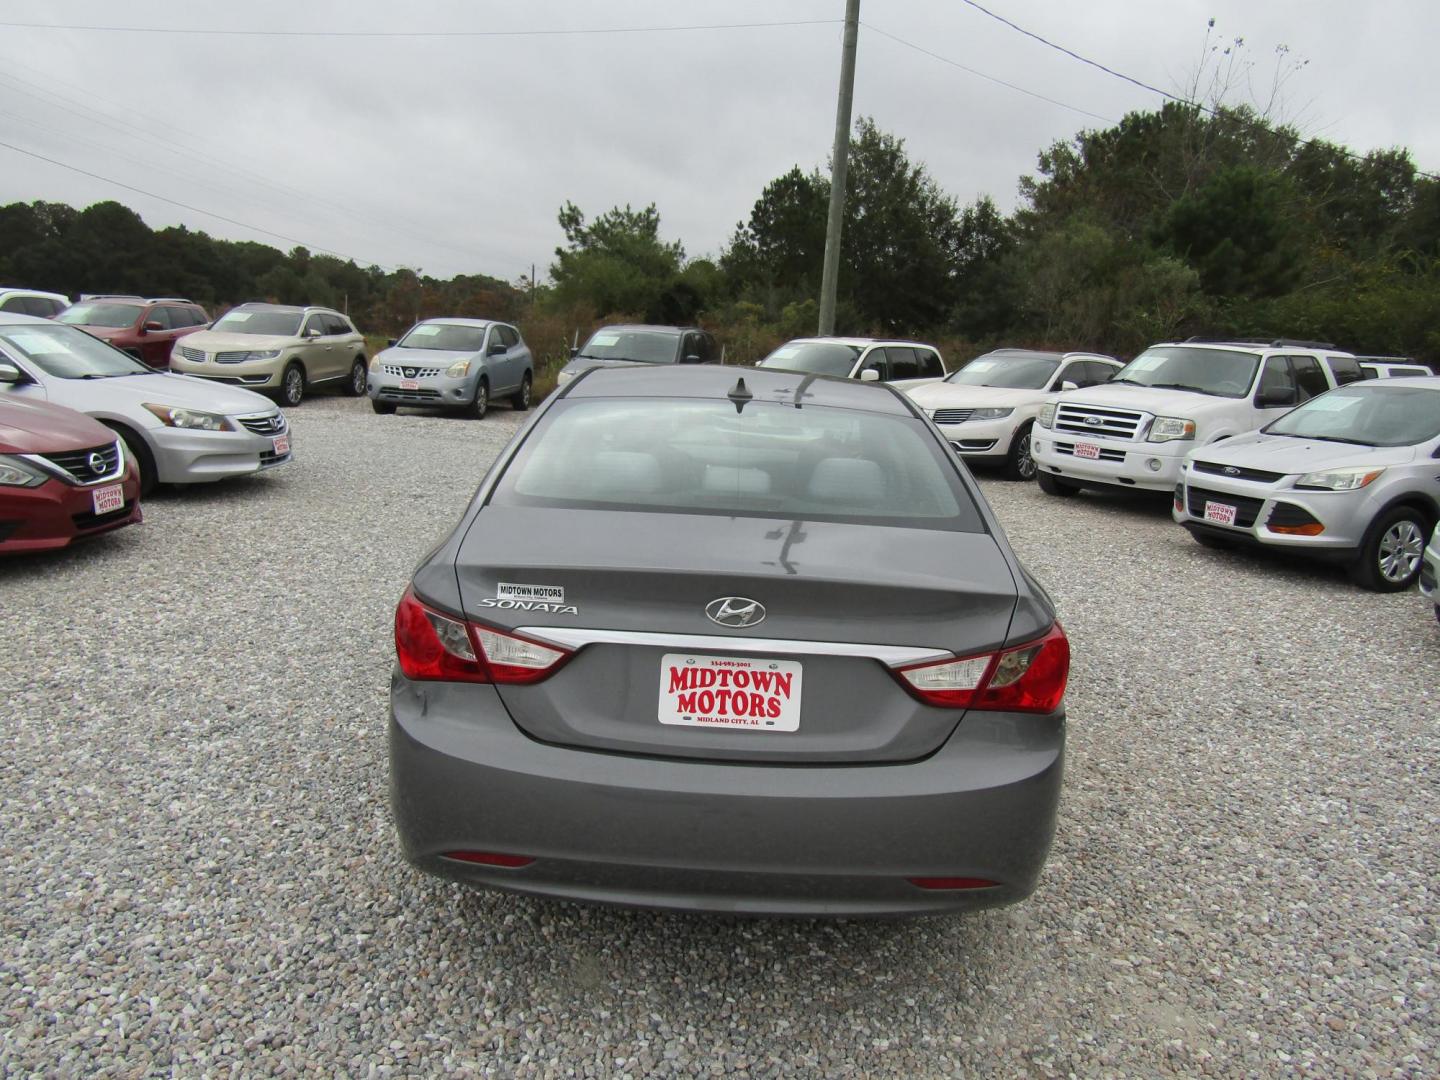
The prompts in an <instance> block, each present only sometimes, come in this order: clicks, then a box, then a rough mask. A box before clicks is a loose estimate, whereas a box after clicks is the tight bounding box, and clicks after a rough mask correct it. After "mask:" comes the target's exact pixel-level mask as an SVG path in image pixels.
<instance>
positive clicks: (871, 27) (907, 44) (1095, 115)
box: [860, 22, 1115, 124]
mask: <svg viewBox="0 0 1440 1080" xmlns="http://www.w3.org/2000/svg"><path fill="white" fill-rule="evenodd" d="M860 25H861V26H863V27H865V29H866V30H869V31H870V32H871V33H874V34H879V35H880V36H881V37H883V38H889V39H890V40H891V41H893V42H896V43H897V44H900V45H904V46H905V47H906V48H907V49H914V50H915V51H916V52H918V53H924V54H925V55H926V56H928V57H930V58H931V59H932V60H939V61H940V63H942V64H949V65H950V66H951V67H954V68H959V69H960V70H961V71H965V72H969V73H970V74H971V75H975V76H978V77H979V78H982V79H985V80H986V81H988V82H992V83H996V84H998V85H1000V86H1004V87H1008V88H1009V89H1011V90H1015V91H1017V92H1019V93H1021V94H1025V95H1027V96H1029V97H1033V98H1037V99H1039V100H1040V101H1047V102H1049V103H1050V104H1051V105H1058V106H1060V108H1062V109H1069V110H1070V111H1071V112H1077V113H1079V114H1080V115H1081V116H1088V117H1091V118H1092V119H1095V120H1099V121H1101V122H1103V123H1106V124H1113V123H1114V122H1115V121H1113V120H1111V119H1109V118H1108V117H1105V116H1101V115H1100V114H1099V113H1093V112H1090V111H1089V110H1088V109H1082V108H1080V107H1079V106H1077V105H1070V104H1068V103H1066V102H1064V101H1059V100H1057V99H1055V98H1052V97H1046V96H1045V95H1044V94H1040V93H1036V92H1035V91H1034V90H1027V89H1025V87H1023V86H1016V85H1015V84H1014V83H1012V82H1006V81H1005V80H1004V79H999V78H996V77H995V76H994V75H987V74H985V72H983V71H976V70H975V69H974V68H972V67H966V66H965V65H964V64H962V63H960V62H959V61H958V60H951V59H950V58H949V57H948V56H941V55H940V54H939V53H936V52H931V51H930V50H929V49H927V48H925V47H924V46H921V45H916V44H915V43H914V42H913V41H906V40H905V39H904V38H902V37H897V36H896V35H894V34H891V33H889V32H887V31H885V30H881V29H880V28H879V27H878V26H876V25H874V24H873V23H868V22H862V23H861V24H860Z"/></svg>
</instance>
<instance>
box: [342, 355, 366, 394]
mask: <svg viewBox="0 0 1440 1080" xmlns="http://www.w3.org/2000/svg"><path fill="white" fill-rule="evenodd" d="M365 377H366V376H365V358H364V357H363V356H357V357H356V358H355V363H353V364H351V365H350V378H349V380H348V381H347V382H346V383H345V393H346V395H347V396H349V397H363V396H364V394H365Z"/></svg>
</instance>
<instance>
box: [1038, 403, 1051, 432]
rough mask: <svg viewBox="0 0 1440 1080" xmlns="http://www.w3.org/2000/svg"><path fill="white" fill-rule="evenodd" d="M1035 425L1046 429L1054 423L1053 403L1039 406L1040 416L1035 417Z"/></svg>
mask: <svg viewBox="0 0 1440 1080" xmlns="http://www.w3.org/2000/svg"><path fill="white" fill-rule="evenodd" d="M1035 423H1037V424H1039V425H1040V426H1041V427H1043V428H1048V427H1050V426H1051V425H1052V424H1054V423H1055V403H1054V402H1053V401H1052V402H1050V404H1048V405H1041V406H1040V415H1039V416H1037V417H1035Z"/></svg>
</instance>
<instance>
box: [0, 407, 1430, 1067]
mask: <svg viewBox="0 0 1440 1080" xmlns="http://www.w3.org/2000/svg"><path fill="white" fill-rule="evenodd" d="M517 419H518V418H517V417H516V416H515V415H514V414H511V413H510V412H509V411H508V410H506V409H499V410H497V411H496V412H494V413H492V414H491V417H490V418H488V419H487V420H486V421H484V422H483V423H479V424H476V423H473V422H468V421H464V420H454V419H448V418H440V417H427V416H419V415H401V416H395V417H377V416H374V415H372V414H371V412H370V409H369V406H368V403H366V402H364V401H359V402H356V401H352V400H347V399H343V398H334V397H322V398H317V399H312V400H311V401H308V402H307V403H306V404H304V405H303V406H301V407H300V408H299V409H298V410H294V411H293V412H292V422H293V426H294V431H295V442H296V447H297V453H298V455H299V458H298V460H297V461H296V462H295V463H294V464H292V465H290V466H287V467H285V468H284V469H281V470H279V471H277V472H275V473H273V474H270V475H267V476H262V477H257V478H253V479H249V480H243V481H237V482H231V483H228V484H224V485H221V486H218V487H211V488H203V487H202V488H194V489H189V490H179V491H169V492H162V493H159V494H157V495H156V497H155V498H154V499H153V500H151V501H149V502H148V503H147V504H146V522H145V524H144V525H143V526H141V527H139V528H132V529H127V530H124V531H122V532H120V533H117V534H114V535H112V536H111V537H109V538H107V539H103V540H101V541H98V542H96V543H93V544H90V545H88V546H85V547H82V548H79V549H75V550H72V551H70V552H66V553H61V554H59V555H58V556H48V557H36V558H24V559H18V560H12V561H10V562H8V563H3V564H0V611H3V612H4V625H5V627H6V635H5V640H6V646H7V647H6V648H5V649H3V650H0V694H3V698H0V700H3V701H4V702H6V703H7V707H6V708H5V710H4V714H3V715H4V733H5V753H4V755H3V759H0V890H3V906H0V920H3V934H0V1029H3V1033H0V1070H3V1072H4V1073H5V1074H6V1075H10V1074H15V1075H19V1074H28V1073H42V1072H43V1073H62V1074H74V1073H80V1072H86V1073H99V1074H102V1075H124V1076H134V1075H145V1074H151V1073H179V1074H184V1075H197V1074H202V1073H203V1074H210V1075H225V1074H232V1075H238V1074H244V1075H265V1074H272V1073H273V1074H276V1075H291V1074H296V1073H300V1072H311V1071H313V1072H317V1073H322V1074H332V1075H333V1074H340V1073H350V1074H355V1075H362V1076H363V1075H370V1074H377V1075H386V1074H399V1073H410V1072H416V1071H431V1072H439V1071H441V1070H445V1071H453V1072H466V1071H469V1072H473V1073H479V1074H498V1075H549V1074H555V1075H632V1076H637V1077H638V1076H644V1075H651V1074H669V1073H678V1074H691V1075H696V1074H703V1075H721V1074H725V1075H737V1076H747V1075H748V1076H770V1075H780V1074H784V1075H818V1074H822V1073H823V1074H840V1073H847V1074H855V1075H866V1074H868V1075H876V1076H886V1075H905V1076H927V1075H939V1074H966V1075H968V1074H979V1075H995V1076H1013V1075H1025V1076H1066V1075H1072V1074H1073V1075H1077V1076H1107V1077H1121V1076H1132V1077H1140V1076H1154V1075H1157V1074H1177V1075H1187V1076H1193V1075H1227V1076H1229V1075H1261V1074H1265V1075H1304V1076H1317V1077H1320V1076H1323V1077H1334V1076H1340V1075H1351V1076H1354V1075H1359V1076H1372V1075H1373V1076H1415V1077H1420V1076H1434V1075H1436V1074H1437V1073H1440V1013H1437V1008H1436V996H1437V978H1440V943H1437V934H1436V932H1437V922H1440V918H1437V899H1440V897H1437V892H1440V842H1437V837H1440V827H1437V826H1440V822H1437V818H1440V798H1437V795H1440V775H1437V762H1440V738H1437V717H1440V628H1437V627H1436V625H1435V622H1434V620H1433V619H1432V618H1431V616H1430V612H1429V609H1428V607H1427V606H1426V605H1425V604H1424V603H1422V602H1421V600H1420V598H1419V597H1418V596H1416V595H1415V594H1414V593H1407V594H1403V595H1399V596H1378V595H1374V594H1370V593H1364V592H1361V591H1359V590H1358V589H1355V588H1353V587H1352V586H1350V585H1349V584H1348V583H1347V582H1346V581H1345V579H1344V576H1343V575H1342V574H1340V573H1338V572H1337V571H1333V570H1329V569H1323V568H1316V567H1313V566H1307V565H1293V566H1292V565H1287V564H1285V563H1282V562H1280V561H1279V560H1276V559H1269V558H1262V557H1259V556H1253V555H1235V554H1226V553H1216V552H1211V551H1208V550H1205V549H1202V548H1200V547H1199V546H1198V545H1196V544H1195V543H1194V542H1193V541H1191V540H1190V539H1189V538H1188V536H1186V535H1185V534H1184V533H1183V532H1182V531H1181V530H1179V529H1178V528H1176V527H1175V526H1173V525H1172V524H1171V523H1170V521H1169V518H1168V515H1167V513H1166V511H1165V507H1164V504H1163V503H1161V504H1160V505H1159V506H1155V505H1153V504H1150V503H1145V502H1141V501H1137V500H1134V499H1129V498H1123V497H1120V496H1116V497H1114V498H1105V497H1097V496H1088V495H1087V496H1081V497H1079V498H1076V499H1071V500H1069V501H1067V502H1061V501H1060V500H1056V499H1051V498H1047V497H1046V496H1043V495H1041V494H1040V493H1039V491H1038V490H1036V489H1035V488H1034V487H1033V486H1030V485H1025V486H1021V485H1014V484H1008V483H1004V482H1002V481H999V480H991V481H986V492H987V494H988V496H989V497H990V498H991V500H992V501H993V503H994V505H995V507H996V509H997V511H998V513H999V515H1000V517H1001V519H1002V520H1003V521H1004V522H1005V524H1006V528H1007V530H1008V531H1009V533H1010V538H1011V541H1012V542H1013V544H1014V545H1015V547H1016V549H1017V550H1018V551H1019V553H1020V555H1021V557H1022V558H1024V559H1025V560H1026V561H1027V562H1028V564H1029V565H1030V567H1031V568H1032V569H1033V570H1034V571H1035V572H1036V574H1037V576H1039V577H1040V578H1041V580H1042V581H1044V582H1045V583H1046V584H1047V585H1048V586H1049V588H1050V589H1051V590H1052V591H1053V592H1054V594H1055V597H1056V599H1057V602H1058V603H1059V606H1060V610H1061V614H1062V618H1063V619H1064V621H1065V624H1066V627H1067V630H1068V631H1069V633H1070V636H1071V640H1072V642H1073V644H1074V646H1075V668H1074V672H1073V675H1072V682H1071V692H1070V697H1069V705H1070V717H1071V727H1070V733H1071V734H1070V738H1071V742H1070V759H1069V775H1068V777H1067V781H1066V784H1067V789H1066V795H1065V798H1064V801H1063V804H1062V807H1061V820H1060V827H1059V835H1058V837H1057V840H1056V846H1055V850H1054V853H1053V855H1052V857H1051V861H1050V864H1049V867H1048V869H1047V871H1046V873H1045V876H1044V878H1043V879H1042V883H1041V887H1040V890H1039V891H1038V892H1037V893H1036V895H1035V896H1034V897H1033V898H1032V899H1031V900H1030V901H1029V902H1027V903H1025V904H1022V905H1019V906H1017V907H1012V908H1007V909H1003V910H1000V911H996V912H987V913H982V914H980V915H976V916H971V917H966V918H945V919H927V920H919V921H906V922H885V923H867V922H848V923H831V922H801V921H796V922H775V921H743V920H733V919H726V918H701V917H686V916H676V915H663V914H654V913H648V912H626V911H611V910H603V909H590V908H581V907H575V906H570V905H566V904H558V903H546V902H538V901H529V900H524V899H517V898H513V897H507V896H500V895H487V894H480V893H474V892H470V891H466V890H463V889H460V888H458V887H455V886H451V885H448V884H445V883H441V882H436V881H432V880H430V879H428V878H422V877H421V876H420V875H418V874H417V873H415V872H414V871H412V870H411V869H409V868H408V866H406V865H405V864H404V863H403V862H402V861H401V859H400V858H399V856H398V854H397V852H396V846H395V843H394V838H393V835H392V830H391V825H390V820H389V811H388V808H387V801H386V800H387V794H386V766H385V716H386V693H387V685H388V678H389V670H390V664H391V656H392V653H391V639H390V627H389V624H390V618H391V613H392V610H393V605H394V602H395V600H396V599H397V597H398V596H399V594H400V592H401V590H402V588H403V587H404V583H405V581H406V579H407V577H408V575H409V572H410V570H411V568H412V566H413V565H414V563H415V562H416V561H417V560H418V559H419V557H420V556H421V555H422V554H423V552H424V551H425V550H426V549H427V547H428V546H429V545H430V544H432V543H433V542H435V541H437V540H438V539H440V537H441V536H443V535H444V533H445V532H446V531H447V530H448V529H449V528H450V526H451V525H452V524H453V522H454V521H455V519H456V518H457V516H458V515H459V514H460V512H461V509H462V508H463V506H464V504H465V502H466V501H467V499H468V497H469V495H470V493H471V492H472V490H473V488H474V486H475V483H476V481H477V480H478V478H479V475H480V473H481V471H482V470H483V468H484V467H485V466H486V465H487V464H488V462H489V461H490V460H491V458H492V457H493V456H494V454H495V453H496V451H497V450H498V449H499V447H500V446H501V445H502V444H503V442H504V441H505V440H506V439H507V438H508V437H509V435H510V433H511V432H512V431H513V430H514V428H515V425H516V421H517Z"/></svg>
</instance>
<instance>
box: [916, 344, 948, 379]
mask: <svg viewBox="0 0 1440 1080" xmlns="http://www.w3.org/2000/svg"><path fill="white" fill-rule="evenodd" d="M915 361H916V363H918V364H919V365H920V374H919V376H917V377H918V378H921V379H943V378H944V377H945V365H944V364H942V363H941V362H940V354H939V353H937V352H932V351H931V350H930V349H916V350H915Z"/></svg>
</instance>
